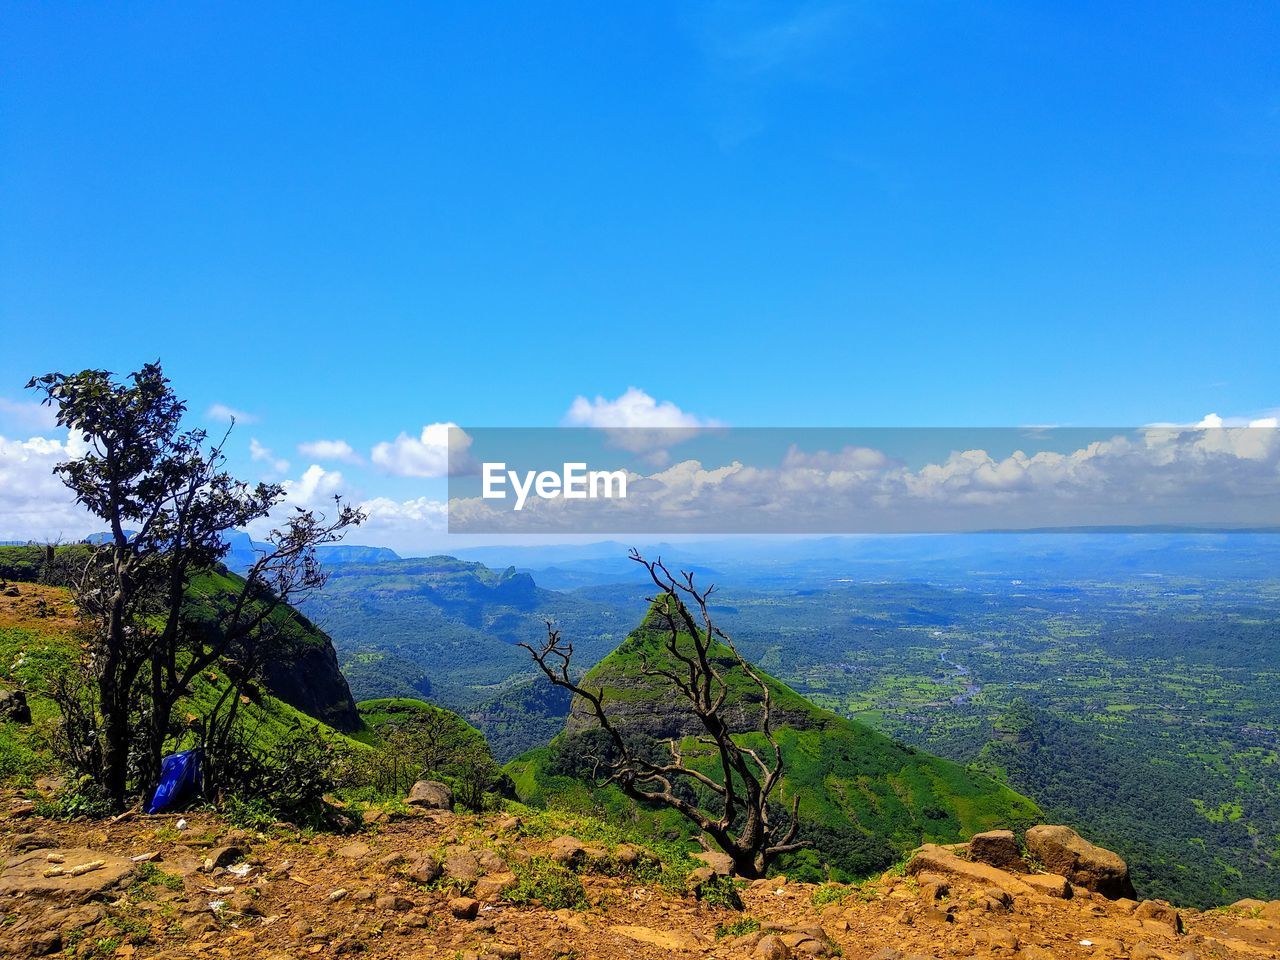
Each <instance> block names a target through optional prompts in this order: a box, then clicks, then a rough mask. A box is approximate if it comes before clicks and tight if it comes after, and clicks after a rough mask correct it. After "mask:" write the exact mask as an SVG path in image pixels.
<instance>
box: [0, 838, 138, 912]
mask: <svg viewBox="0 0 1280 960" xmlns="http://www.w3.org/2000/svg"><path fill="white" fill-rule="evenodd" d="M54 852H55V855H56V856H57V857H58V858H59V861H58V862H57V863H54V862H52V861H50V859H49V853H50V851H48V850H34V851H30V852H28V853H24V854H22V855H20V856H17V857H15V858H13V859H12V860H10V861H9V862H8V863H6V864H5V866H4V870H3V871H0V897H11V896H27V897H42V898H44V899H46V900H49V901H52V902H55V903H60V904H75V903H87V902H88V901H90V900H93V899H95V898H98V897H102V896H105V895H106V894H107V893H108V892H109V891H111V890H113V889H115V888H116V887H118V886H120V885H121V884H122V883H123V882H124V881H125V880H127V879H129V878H130V877H132V876H133V874H134V870H135V869H136V868H135V865H134V863H133V862H132V861H131V860H127V859H125V858H124V857H118V856H115V855H114V854H111V853H106V852H104V851H102V850H86V849H83V848H75V849H69V850H57V851H54Z"/></svg>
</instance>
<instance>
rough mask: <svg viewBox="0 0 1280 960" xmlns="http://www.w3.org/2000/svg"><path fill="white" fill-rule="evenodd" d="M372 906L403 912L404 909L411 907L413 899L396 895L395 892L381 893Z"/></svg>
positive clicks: (410, 908)
mask: <svg viewBox="0 0 1280 960" xmlns="http://www.w3.org/2000/svg"><path fill="white" fill-rule="evenodd" d="M374 906H375V907H377V908H378V909H379V910H389V911H391V912H393V913H404V911H406V910H412V909H413V901H412V900H410V899H408V898H407V897H401V896H396V895H395V894H391V893H388V894H383V895H382V896H381V897H379V898H378V899H377V900H376V901H375V902H374Z"/></svg>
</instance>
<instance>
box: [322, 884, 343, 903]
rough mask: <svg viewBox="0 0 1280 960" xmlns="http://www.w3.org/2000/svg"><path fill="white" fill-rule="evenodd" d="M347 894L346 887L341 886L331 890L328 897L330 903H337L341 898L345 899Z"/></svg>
mask: <svg viewBox="0 0 1280 960" xmlns="http://www.w3.org/2000/svg"><path fill="white" fill-rule="evenodd" d="M346 895H347V891H346V888H345V887H339V888H338V889H337V890H333V891H331V892H330V894H329V896H328V897H327V898H326V899H327V900H328V901H329V902H330V903H337V902H338V901H339V900H341V899H343V898H344V897H345V896H346Z"/></svg>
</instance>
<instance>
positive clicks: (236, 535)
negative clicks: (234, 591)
mask: <svg viewBox="0 0 1280 960" xmlns="http://www.w3.org/2000/svg"><path fill="white" fill-rule="evenodd" d="M223 539H224V540H226V542H227V545H228V546H229V547H230V549H229V550H228V551H227V556H226V558H225V561H224V562H225V563H226V565H227V566H228V567H229V568H231V569H232V570H235V571H236V572H238V573H243V572H244V571H245V570H248V569H249V567H250V566H252V565H253V563H254V562H255V561H256V560H257V559H258V557H260V556H261V555H262V553H263V551H265V550H270V549H271V545H270V544H269V543H262V542H260V541H257V540H254V539H253V538H252V537H251V536H249V534H247V533H245V532H244V531H243V530H235V531H232V532H231V533H228V534H226V535H224V537H223ZM316 557H317V559H319V560H320V562H321V563H322V564H324V565H325V566H330V567H332V566H337V565H339V564H344V563H384V562H386V561H388V560H399V559H400V555H399V554H398V553H396V552H395V551H394V550H392V549H391V548H390V547H364V546H360V545H359V544H354V543H333V544H327V545H325V546H322V547H316Z"/></svg>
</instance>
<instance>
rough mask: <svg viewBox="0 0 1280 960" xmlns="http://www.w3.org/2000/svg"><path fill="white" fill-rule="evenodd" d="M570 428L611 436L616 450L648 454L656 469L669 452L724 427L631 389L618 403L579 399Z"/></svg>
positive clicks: (571, 409) (569, 418) (599, 398)
mask: <svg viewBox="0 0 1280 960" xmlns="http://www.w3.org/2000/svg"><path fill="white" fill-rule="evenodd" d="M562 422H563V424H564V426H566V427H592V428H596V429H603V430H605V431H607V432H608V434H609V439H610V442H611V443H612V444H613V446H615V447H618V448H619V449H622V450H629V451H631V452H632V453H643V454H647V458H648V460H649V462H650V463H651V464H652V465H653V466H655V467H663V466H666V465H667V463H668V462H669V461H670V455H669V454H668V452H667V448H668V447H671V446H674V445H675V444H677V443H682V442H684V441H685V440H689V439H691V438H692V437H694V436H696V435H697V434H698V432H699V431H701V430H706V429H710V428H715V427H721V426H723V424H721V423H719V422H718V421H716V420H709V419H705V418H703V417H699V416H697V415H696V414H692V413H686V412H685V411H684V410H681V409H680V408H679V407H678V406H676V405H675V404H674V403H672V402H671V401H669V400H663V401H658V400H655V399H654V398H653V397H651V396H649V394H647V393H645V392H644V391H643V390H641V389H639V388H638V387H628V388H627V390H626V392H625V393H623V394H622V395H621V396H619V397H618V398H617V399H615V400H608V399H606V398H605V397H602V396H597V397H596V398H595V399H594V400H588V399H587V398H586V397H583V396H579V397H576V398H575V399H574V401H573V403H572V404H570V405H569V410H568V412H566V413H565V415H564V420H563V421H562Z"/></svg>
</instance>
